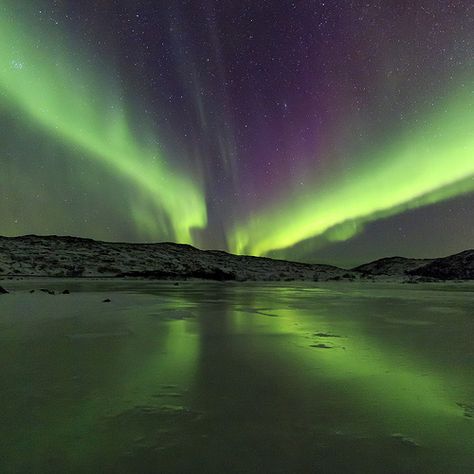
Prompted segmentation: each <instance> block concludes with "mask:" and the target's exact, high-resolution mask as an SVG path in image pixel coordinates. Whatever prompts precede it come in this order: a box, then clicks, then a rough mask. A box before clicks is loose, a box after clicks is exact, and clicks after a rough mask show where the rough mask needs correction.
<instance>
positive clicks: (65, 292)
mask: <svg viewBox="0 0 474 474" xmlns="http://www.w3.org/2000/svg"><path fill="white" fill-rule="evenodd" d="M62 294H63V295H70V294H71V292H70V291H69V290H64V291H63V293H62Z"/></svg>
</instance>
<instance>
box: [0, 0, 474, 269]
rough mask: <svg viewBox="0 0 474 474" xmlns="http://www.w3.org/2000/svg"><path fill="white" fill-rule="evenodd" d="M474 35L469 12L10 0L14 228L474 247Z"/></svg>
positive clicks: (433, 1) (379, 6) (384, 5)
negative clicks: (19, 0)
mask: <svg viewBox="0 0 474 474" xmlns="http://www.w3.org/2000/svg"><path fill="white" fill-rule="evenodd" d="M473 40H474V8H473V4H472V2H469V1H467V0H466V1H461V0H459V1H450V0H418V1H415V0H413V1H408V0H398V1H395V0H394V1H387V0H385V1H371V0H365V1H350V0H346V1H339V0H333V1H330V0H327V1H312V0H301V1H287V0H278V1H276V0H272V1H269V0H261V1H255V0H253V1H250V0H242V1H238V2H237V1H234V0H220V1H218V0H202V1H199V2H197V1H194V0H169V1H164V0H134V1H132V0H108V1H98V0H95V1H93V0H81V1H80V2H78V1H76V0H22V1H21V2H18V1H15V0H0V144H1V147H0V198H1V199H0V235H8V236H13V235H22V234H30V233H36V234H60V235H65V234H66V235H77V236H83V237H92V238H96V239H102V240H111V241H136V242H138V241H139V242H158V241H176V242H182V243H190V244H193V245H195V246H197V247H200V248H219V249H224V250H228V251H231V252H234V253H244V254H252V255H267V256H272V257H278V258H286V259H293V260H300V261H311V262H322V263H333V264H338V265H342V266H352V265H356V264H359V263H362V262H364V261H368V260H371V259H375V258H380V257H383V256H389V255H403V256H417V257H432V256H442V255H447V254H450V253H454V252H457V251H461V250H464V249H466V248H472V247H473V246H474V87H473V85H474V83H473V78H474V68H473V66H474V65H473V58H474V43H473Z"/></svg>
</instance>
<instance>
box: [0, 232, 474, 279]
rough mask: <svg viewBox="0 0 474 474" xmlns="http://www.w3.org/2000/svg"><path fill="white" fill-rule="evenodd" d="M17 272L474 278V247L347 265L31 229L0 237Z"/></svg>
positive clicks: (5, 258)
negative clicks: (432, 255) (28, 232)
mask: <svg viewBox="0 0 474 474" xmlns="http://www.w3.org/2000/svg"><path fill="white" fill-rule="evenodd" d="M18 276H34V277H36V276H41V277H129V278H133V277H143V278H156V279H166V278H168V279H185V278H200V279H211V280H237V281H245V280H255V281H291V280H305V281H315V280H318V281H325V280H353V279H365V278H370V279H376V280H377V279H381V280H385V279H391V280H393V279H395V280H399V281H402V280H412V281H413V280H415V281H417V280H426V279H440V280H453V279H459V280H468V279H474V250H466V251H464V252H461V253H459V254H456V255H452V256H450V257H444V258H438V259H411V258H403V257H390V258H382V259H380V260H376V261H374V262H371V263H367V264H365V265H360V266H359V267H356V268H354V269H352V270H350V271H348V270H344V269H341V268H337V267H334V266H331V265H318V264H306V263H297V262H287V261H284V260H273V259H270V258H261V257H249V256H239V255H232V254H229V253H226V252H222V251H217V250H199V249H197V248H195V247H192V246H190V245H180V244H174V243H158V244H130V243H111V242H98V241H95V240H92V239H82V238H77V237H58V236H44V237H40V236H35V235H27V236H23V237H0V278H1V277H18Z"/></svg>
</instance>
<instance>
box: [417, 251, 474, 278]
mask: <svg viewBox="0 0 474 474" xmlns="http://www.w3.org/2000/svg"><path fill="white" fill-rule="evenodd" d="M410 274H411V275H417V276H423V277H430V278H437V279H441V280H474V250H465V251H464V252H461V253H457V254H456V255H451V256H449V257H444V258H437V259H435V260H433V261H432V262H430V263H428V264H427V265H424V266H422V267H419V268H416V269H413V270H411V271H410Z"/></svg>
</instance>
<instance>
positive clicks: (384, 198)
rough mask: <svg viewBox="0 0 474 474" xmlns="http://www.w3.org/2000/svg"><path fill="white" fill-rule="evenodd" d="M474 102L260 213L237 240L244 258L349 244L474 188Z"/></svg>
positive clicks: (234, 245) (464, 99) (460, 99)
mask: <svg viewBox="0 0 474 474" xmlns="http://www.w3.org/2000/svg"><path fill="white" fill-rule="evenodd" d="M473 124H474V104H473V97H472V92H471V90H470V89H468V87H466V86H464V85H463V86H461V87H460V88H459V89H458V90H457V92H456V93H455V94H453V95H451V96H450V98H449V100H448V101H447V102H446V103H445V104H441V106H440V107H439V108H438V109H437V111H435V112H434V113H432V114H430V115H429V116H428V117H427V118H426V120H425V122H424V124H423V126H418V127H414V128H413V129H412V130H409V131H407V132H406V133H405V134H404V135H403V136H401V137H400V138H399V139H398V140H397V141H394V142H392V143H391V144H390V145H389V146H387V148H386V149H383V150H375V151H372V152H371V153H369V154H368V155H366V156H364V157H363V159H362V160H361V162H362V163H363V164H361V165H359V166H358V167H357V168H355V167H354V168H353V169H351V173H350V177H349V178H347V177H343V178H340V179H336V180H333V181H332V182H331V183H327V185H322V186H319V187H317V186H313V187H311V190H310V191H309V192H307V193H305V194H300V195H298V196H296V197H295V198H294V199H288V198H287V199H285V201H284V202H279V203H272V204H273V205H272V207H271V208H269V209H267V210H265V211H263V212H260V213H258V214H253V215H252V216H251V217H250V218H249V219H248V220H247V221H246V222H245V223H244V224H242V225H237V226H236V227H235V228H234V230H233V232H232V234H231V235H230V240H229V244H230V248H231V251H232V252H235V253H239V254H252V255H267V254H269V253H270V252H273V251H282V252H281V253H282V254H283V255H284V249H287V248H289V247H291V246H293V245H295V244H297V243H299V242H301V241H303V240H306V239H310V238H314V237H319V238H321V239H323V240H324V241H326V243H327V242H335V241H342V240H348V239H350V238H351V237H353V236H354V235H356V234H357V233H358V232H360V230H361V229H362V227H363V225H364V224H365V223H368V222H371V221H374V220H377V219H380V218H384V217H388V216H391V215H395V214H398V213H401V212H404V211H407V210H410V209H414V208H417V207H421V206H424V205H428V204H434V203H437V202H440V201H442V200H445V199H449V198H451V197H454V196H458V195H461V194H464V193H468V192H470V191H473V190H474V133H473Z"/></svg>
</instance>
